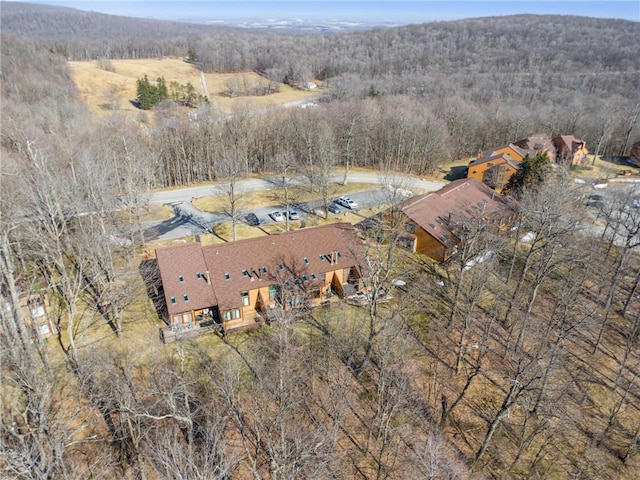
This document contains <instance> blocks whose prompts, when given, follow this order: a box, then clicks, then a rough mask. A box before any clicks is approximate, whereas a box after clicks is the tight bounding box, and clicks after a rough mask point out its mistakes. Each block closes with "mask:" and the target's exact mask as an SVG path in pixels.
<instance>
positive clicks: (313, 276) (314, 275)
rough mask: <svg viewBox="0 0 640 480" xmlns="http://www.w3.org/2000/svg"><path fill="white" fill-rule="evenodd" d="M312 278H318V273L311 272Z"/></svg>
mask: <svg viewBox="0 0 640 480" xmlns="http://www.w3.org/2000/svg"><path fill="white" fill-rule="evenodd" d="M311 278H312V279H314V280H315V279H316V278H318V277H316V274H315V273H313V272H311Z"/></svg>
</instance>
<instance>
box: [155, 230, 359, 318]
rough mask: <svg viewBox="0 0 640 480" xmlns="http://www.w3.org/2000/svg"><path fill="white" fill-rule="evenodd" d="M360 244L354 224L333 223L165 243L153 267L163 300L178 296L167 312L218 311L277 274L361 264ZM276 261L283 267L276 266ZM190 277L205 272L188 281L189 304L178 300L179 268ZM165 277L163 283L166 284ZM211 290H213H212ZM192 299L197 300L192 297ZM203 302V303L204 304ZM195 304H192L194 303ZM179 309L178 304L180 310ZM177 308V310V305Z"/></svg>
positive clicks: (292, 274) (317, 271)
mask: <svg viewBox="0 0 640 480" xmlns="http://www.w3.org/2000/svg"><path fill="white" fill-rule="evenodd" d="M362 254H363V242H362V239H360V237H359V236H358V235H357V233H356V230H355V229H354V228H353V225H351V224H349V223H335V224H330V225H324V226H320V227H310V228H304V229H299V230H295V231H292V232H287V233H280V234H276V235H269V236H264V237H256V238H250V239H246V240H239V241H236V242H229V243H224V244H217V245H209V246H206V247H201V246H200V244H199V243H196V244H189V245H182V246H178V247H167V248H163V249H159V250H158V251H157V257H158V266H159V268H160V272H161V277H162V282H163V285H164V288H165V298H166V299H170V296H171V295H174V296H175V295H180V297H179V298H178V297H177V296H176V299H177V301H178V307H175V306H173V308H172V305H171V304H170V302H169V301H168V302H167V307H168V308H169V313H177V312H183V311H186V310H190V309H195V308H204V307H210V306H214V305H218V307H219V308H220V310H228V309H231V308H237V307H240V305H241V297H240V292H242V291H248V290H253V289H255V288H258V287H259V286H261V284H264V285H271V284H274V283H278V282H276V281H275V279H276V278H280V279H284V278H290V279H291V281H294V278H293V277H295V276H296V275H302V274H303V273H306V274H307V275H308V276H309V277H310V276H311V273H315V274H316V275H319V274H321V273H326V272H330V271H334V270H338V269H341V268H351V267H354V266H359V265H360V264H361V263H362ZM280 264H282V265H283V268H282V269H281V268H280ZM182 271H184V272H185V274H186V275H191V276H193V277H194V278H195V273H196V272H197V271H200V272H201V273H203V272H204V271H208V272H209V275H210V279H211V285H208V284H207V282H206V280H202V281H201V282H200V283H196V282H191V283H189V285H190V286H192V287H193V290H191V291H189V292H187V293H188V295H189V302H190V303H189V305H188V306H189V308H186V309H185V308H184V307H185V306H187V305H186V303H185V302H181V300H182V295H183V293H182V290H180V287H181V286H185V285H186V280H185V282H184V283H180V282H179V281H178V276H177V275H178V274H179V272H182ZM165 279H166V281H167V284H165ZM214 292H215V294H214ZM196 299H197V300H196ZM203 302H204V303H207V302H209V303H207V304H206V305H205V304H204V303H203ZM196 305H197V306H196ZM180 307H181V308H180ZM176 308H177V309H176Z"/></svg>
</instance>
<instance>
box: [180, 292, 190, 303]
mask: <svg viewBox="0 0 640 480" xmlns="http://www.w3.org/2000/svg"><path fill="white" fill-rule="evenodd" d="M182 298H184V301H185V302H188V301H189V295H187V294H186V293H185V294H184V295H183V296H182Z"/></svg>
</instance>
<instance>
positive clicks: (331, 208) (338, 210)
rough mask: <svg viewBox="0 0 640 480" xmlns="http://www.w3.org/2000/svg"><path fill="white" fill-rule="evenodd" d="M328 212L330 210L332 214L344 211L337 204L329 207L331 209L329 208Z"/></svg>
mask: <svg viewBox="0 0 640 480" xmlns="http://www.w3.org/2000/svg"><path fill="white" fill-rule="evenodd" d="M327 210H329V212H330V213H340V212H341V211H342V209H341V208H340V207H339V206H338V205H337V204H335V203H332V204H331V205H329V208H327Z"/></svg>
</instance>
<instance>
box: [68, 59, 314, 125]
mask: <svg viewBox="0 0 640 480" xmlns="http://www.w3.org/2000/svg"><path fill="white" fill-rule="evenodd" d="M104 63H107V64H108V69H104V68H100V66H99V62H96V61H85V62H69V68H70V70H71V76H72V78H73V81H74V82H75V84H76V86H77V87H78V90H79V91H80V94H81V96H82V98H83V100H84V101H85V103H86V104H87V105H88V106H89V108H90V109H91V111H93V112H95V113H98V114H108V113H113V112H121V113H124V114H126V115H128V116H129V115H130V116H131V118H134V119H137V118H139V117H141V113H143V112H144V113H146V114H149V113H150V111H143V110H140V109H138V108H137V107H136V106H135V105H134V103H133V102H134V101H135V98H136V82H137V80H138V79H139V78H142V77H144V75H147V77H148V78H149V81H150V82H152V83H154V84H155V81H156V79H157V78H159V77H164V79H165V80H166V82H167V84H169V83H171V82H174V81H175V82H178V83H180V84H186V83H191V84H192V85H193V86H194V87H195V89H196V92H197V93H198V95H205V90H204V88H203V86H202V81H201V74H200V70H199V69H198V68H197V67H196V66H194V65H193V64H190V63H187V62H185V61H184V60H182V59H181V58H175V57H163V58H154V59H136V60H109V61H108V62H104ZM204 78H205V80H206V85H207V91H208V93H209V96H210V100H211V105H212V107H214V108H217V109H218V110H219V111H220V113H222V114H229V113H233V112H238V111H242V110H257V109H262V108H267V107H272V106H278V105H284V104H287V103H290V102H297V101H305V100H310V99H312V98H314V97H316V96H317V95H318V92H317V90H302V89H295V88H293V87H290V86H289V85H283V84H278V87H279V92H277V93H271V94H269V95H262V96H255V95H246V96H242V95H241V91H242V89H243V87H248V88H251V87H253V86H256V85H259V84H260V83H261V82H266V79H264V78H262V77H261V76H259V75H258V74H256V73H254V72H242V73H205V74H204ZM230 88H232V89H233V90H234V92H235V93H236V95H234V96H233V97H230V96H229V95H226V94H225V92H227V91H229V89H230ZM238 92H240V93H238ZM179 108H181V109H184V111H185V113H186V111H187V110H189V108H188V107H179ZM151 115H152V114H151Z"/></svg>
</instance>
